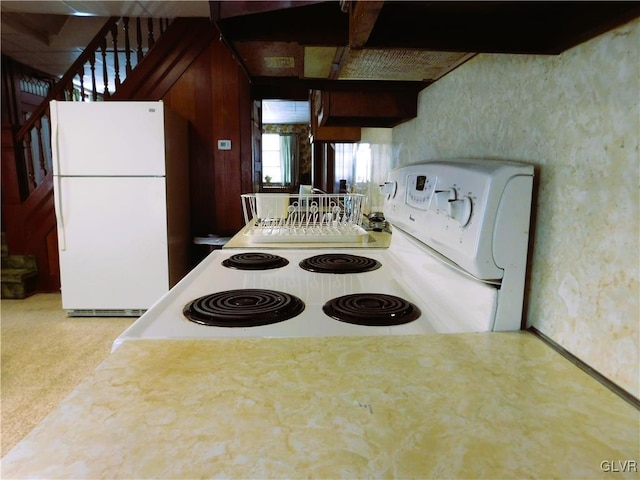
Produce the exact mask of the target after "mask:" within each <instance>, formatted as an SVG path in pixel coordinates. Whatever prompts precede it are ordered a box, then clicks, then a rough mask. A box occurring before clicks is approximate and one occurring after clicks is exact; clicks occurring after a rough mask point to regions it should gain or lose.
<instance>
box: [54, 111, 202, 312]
mask: <svg viewBox="0 0 640 480" xmlns="http://www.w3.org/2000/svg"><path fill="white" fill-rule="evenodd" d="M50 107H51V125H52V130H51V136H52V142H51V144H52V156H53V176H54V178H53V185H54V203H55V212H56V220H57V232H58V249H59V254H60V281H61V291H62V307H63V308H64V309H65V310H66V311H67V313H68V315H70V316H120V315H122V316H127V315H133V316H139V315H141V314H142V313H144V311H146V309H148V308H149V307H150V306H151V305H152V304H153V303H154V302H156V301H157V300H158V299H159V298H160V297H162V295H164V294H165V293H167V292H168V291H169V289H170V288H171V287H172V286H173V285H175V284H176V283H177V282H178V281H179V280H180V279H181V278H182V277H183V276H184V275H185V274H186V273H187V271H188V266H189V244H190V231H189V230H190V226H189V191H188V182H189V177H188V130H187V123H186V121H185V120H184V119H182V118H180V117H179V116H177V115H175V114H173V113H171V112H170V111H168V110H167V109H166V108H165V107H164V105H163V103H162V102H58V101H52V102H51V104H50Z"/></svg>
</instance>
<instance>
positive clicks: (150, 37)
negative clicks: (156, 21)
mask: <svg viewBox="0 0 640 480" xmlns="http://www.w3.org/2000/svg"><path fill="white" fill-rule="evenodd" d="M147 31H148V37H147V46H148V47H149V49H151V47H153V44H154V43H156V41H155V39H154V38H153V18H148V19H147Z"/></svg>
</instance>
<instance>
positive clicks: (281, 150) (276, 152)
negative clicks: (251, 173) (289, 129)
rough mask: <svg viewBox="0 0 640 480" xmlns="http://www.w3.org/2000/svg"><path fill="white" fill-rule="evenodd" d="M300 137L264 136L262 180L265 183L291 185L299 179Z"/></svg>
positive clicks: (284, 135) (268, 134)
mask: <svg viewBox="0 0 640 480" xmlns="http://www.w3.org/2000/svg"><path fill="white" fill-rule="evenodd" d="M297 158H298V136H297V135H296V134H282V135H280V134H277V133H265V134H263V135H262V180H263V182H264V183H275V184H277V185H291V184H292V183H293V182H294V178H297V175H296V170H297Z"/></svg>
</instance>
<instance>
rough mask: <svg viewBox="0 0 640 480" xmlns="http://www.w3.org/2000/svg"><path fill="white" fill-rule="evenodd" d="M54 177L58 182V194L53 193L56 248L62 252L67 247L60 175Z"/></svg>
mask: <svg viewBox="0 0 640 480" xmlns="http://www.w3.org/2000/svg"><path fill="white" fill-rule="evenodd" d="M54 179H55V181H56V182H57V184H58V185H57V187H58V194H57V195H54V200H55V204H54V209H55V212H56V222H57V224H58V248H59V249H60V251H62V252H64V251H65V250H66V249H67V241H66V238H65V237H66V236H65V232H64V218H63V215H62V177H60V175H57V176H56V177H54Z"/></svg>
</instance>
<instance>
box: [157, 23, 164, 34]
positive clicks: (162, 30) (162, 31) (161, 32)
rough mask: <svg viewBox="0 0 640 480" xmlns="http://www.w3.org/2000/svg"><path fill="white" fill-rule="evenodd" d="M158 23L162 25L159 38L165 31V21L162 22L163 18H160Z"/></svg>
mask: <svg viewBox="0 0 640 480" xmlns="http://www.w3.org/2000/svg"><path fill="white" fill-rule="evenodd" d="M158 25H160V35H159V36H158V38H160V37H161V36H162V34H163V33H164V23H162V19H160V20H158Z"/></svg>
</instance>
